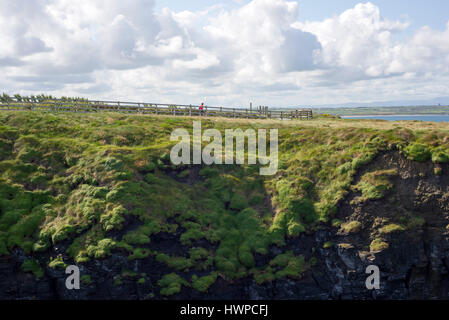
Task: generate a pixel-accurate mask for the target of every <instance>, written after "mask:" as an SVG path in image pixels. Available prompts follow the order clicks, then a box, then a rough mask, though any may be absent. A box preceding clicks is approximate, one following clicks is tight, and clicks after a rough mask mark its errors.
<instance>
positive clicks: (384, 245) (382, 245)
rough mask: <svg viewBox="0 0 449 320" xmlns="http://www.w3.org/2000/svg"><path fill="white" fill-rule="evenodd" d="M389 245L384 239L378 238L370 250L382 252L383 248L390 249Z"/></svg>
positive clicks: (372, 243)
mask: <svg viewBox="0 0 449 320" xmlns="http://www.w3.org/2000/svg"><path fill="white" fill-rule="evenodd" d="M388 247H389V245H388V243H387V242H385V241H384V240H382V239H380V238H377V239H374V240H373V241H372V242H371V244H370V251H371V252H380V251H383V250H386V249H388Z"/></svg>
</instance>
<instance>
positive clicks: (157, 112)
mask: <svg viewBox="0 0 449 320" xmlns="http://www.w3.org/2000/svg"><path fill="white" fill-rule="evenodd" d="M156 114H158V112H157V105H156Z"/></svg>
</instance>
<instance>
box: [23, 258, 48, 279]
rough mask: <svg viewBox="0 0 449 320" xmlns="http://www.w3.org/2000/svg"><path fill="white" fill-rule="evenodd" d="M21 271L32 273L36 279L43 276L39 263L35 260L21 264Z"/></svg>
mask: <svg viewBox="0 0 449 320" xmlns="http://www.w3.org/2000/svg"><path fill="white" fill-rule="evenodd" d="M22 270H23V271H25V272H31V273H33V274H34V276H35V277H36V278H42V277H43V276H44V269H42V267H41V265H40V263H39V261H37V260H35V259H28V260H25V261H24V262H23V264H22Z"/></svg>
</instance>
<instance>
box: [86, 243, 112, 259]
mask: <svg viewBox="0 0 449 320" xmlns="http://www.w3.org/2000/svg"><path fill="white" fill-rule="evenodd" d="M115 246H116V242H115V241H113V240H112V239H108V238H105V239H103V240H100V241H98V243H97V245H96V246H94V245H90V246H88V247H87V254H88V255H89V256H90V257H94V258H95V259H103V258H106V257H107V256H109V255H110V254H111V250H112V249H113V248H115Z"/></svg>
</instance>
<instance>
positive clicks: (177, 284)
mask: <svg viewBox="0 0 449 320" xmlns="http://www.w3.org/2000/svg"><path fill="white" fill-rule="evenodd" d="M157 284H158V285H159V286H160V287H162V289H161V295H163V296H171V295H174V294H176V293H179V292H181V288H182V286H188V282H187V281H186V280H184V279H183V278H181V277H180V276H179V275H177V274H176V273H170V274H167V275H165V276H163V277H162V279H161V280H159V281H158V282H157Z"/></svg>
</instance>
